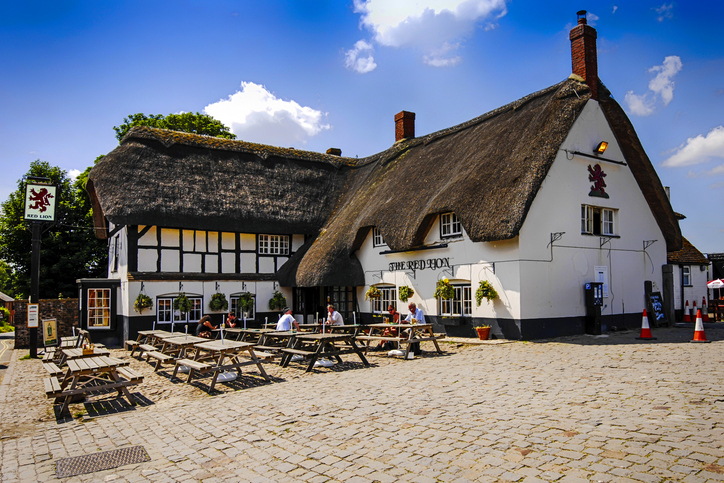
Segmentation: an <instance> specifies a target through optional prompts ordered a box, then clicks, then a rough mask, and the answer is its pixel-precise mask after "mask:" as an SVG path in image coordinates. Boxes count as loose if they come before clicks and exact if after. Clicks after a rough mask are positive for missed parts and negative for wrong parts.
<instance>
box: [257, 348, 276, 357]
mask: <svg viewBox="0 0 724 483" xmlns="http://www.w3.org/2000/svg"><path fill="white" fill-rule="evenodd" d="M254 355H255V356H256V358H257V359H274V358H275V357H277V356H278V355H279V354H272V353H270V352H264V351H257V350H255V351H254Z"/></svg>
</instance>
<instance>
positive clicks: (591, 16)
mask: <svg viewBox="0 0 724 483" xmlns="http://www.w3.org/2000/svg"><path fill="white" fill-rule="evenodd" d="M599 18H600V17H599V16H598V15H596V14H595V13H591V12H588V13H587V14H586V22H588V25H590V26H591V27H595V26H596V22H597V21H598V19H599Z"/></svg>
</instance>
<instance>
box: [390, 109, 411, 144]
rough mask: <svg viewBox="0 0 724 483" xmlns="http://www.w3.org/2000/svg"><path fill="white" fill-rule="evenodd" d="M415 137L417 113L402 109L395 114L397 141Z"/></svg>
mask: <svg viewBox="0 0 724 483" xmlns="http://www.w3.org/2000/svg"><path fill="white" fill-rule="evenodd" d="M414 137H415V113H414V112H408V111H400V112H398V113H397V114H395V142H397V141H401V140H403V139H408V138H414Z"/></svg>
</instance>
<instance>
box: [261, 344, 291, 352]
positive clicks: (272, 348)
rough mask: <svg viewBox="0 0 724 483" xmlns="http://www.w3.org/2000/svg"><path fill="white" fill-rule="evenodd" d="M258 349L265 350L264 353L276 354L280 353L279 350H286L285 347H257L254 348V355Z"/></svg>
mask: <svg viewBox="0 0 724 483" xmlns="http://www.w3.org/2000/svg"><path fill="white" fill-rule="evenodd" d="M257 349H261V350H263V351H272V352H276V351H279V350H281V349H284V346H271V345H255V346H254V353H256V350H257Z"/></svg>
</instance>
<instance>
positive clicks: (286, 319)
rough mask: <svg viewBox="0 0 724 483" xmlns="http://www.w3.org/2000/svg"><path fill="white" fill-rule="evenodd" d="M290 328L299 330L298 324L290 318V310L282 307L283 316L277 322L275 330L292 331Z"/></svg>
mask: <svg viewBox="0 0 724 483" xmlns="http://www.w3.org/2000/svg"><path fill="white" fill-rule="evenodd" d="M292 327H294V328H295V329H296V330H299V323H298V322H297V321H296V320H295V319H294V317H293V316H292V309H290V308H289V307H284V315H282V316H281V318H280V319H279V321H278V322H277V330H279V331H287V330H292Z"/></svg>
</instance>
